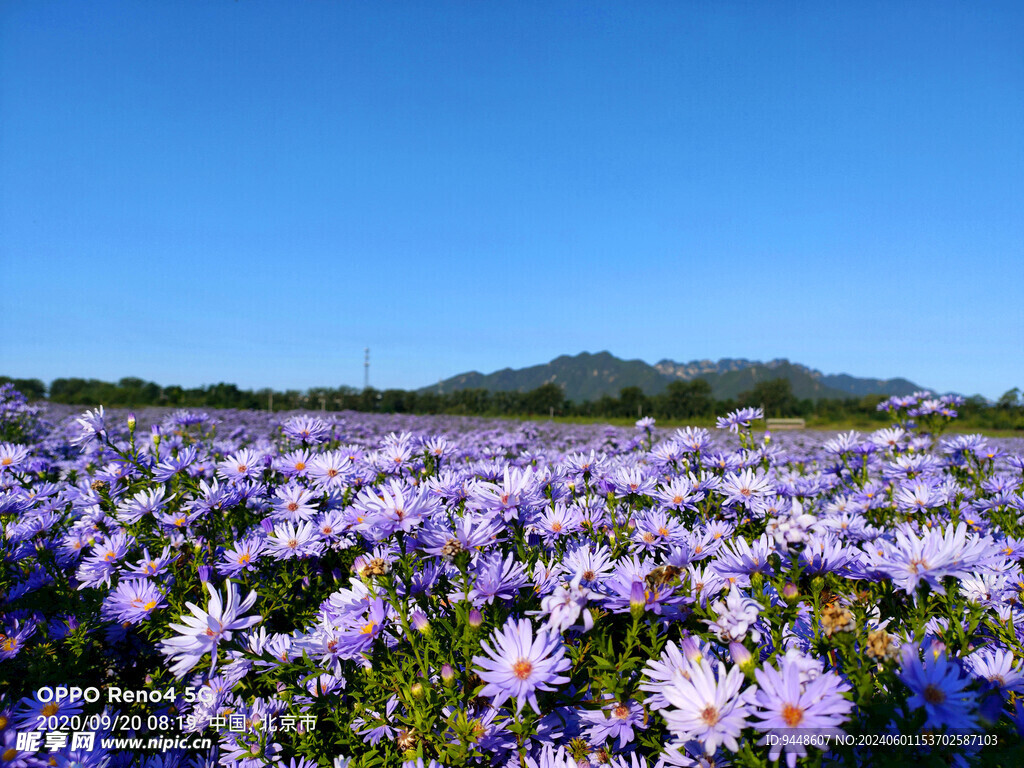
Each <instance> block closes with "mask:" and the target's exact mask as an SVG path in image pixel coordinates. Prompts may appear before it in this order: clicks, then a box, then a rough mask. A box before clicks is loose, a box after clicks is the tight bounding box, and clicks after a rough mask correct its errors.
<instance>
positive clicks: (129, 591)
mask: <svg viewBox="0 0 1024 768" xmlns="http://www.w3.org/2000/svg"><path fill="white" fill-rule="evenodd" d="M165 607H167V602H166V601H165V600H164V596H163V594H162V593H161V592H160V590H159V589H157V586H156V585H155V584H154V583H153V582H152V581H150V580H149V579H145V578H143V579H126V580H125V581H122V582H121V583H120V584H118V585H117V589H115V590H113V591H112V592H111V593H110V594H109V595H108V596H107V598H106V600H104V601H103V611H102V615H103V616H104V618H107V619H110V620H116V621H120V622H127V623H128V624H139V623H141V622H143V621H146V619H148V618H149V617H150V616H151V615H152V614H153V611H156V610H158V609H160V608H165Z"/></svg>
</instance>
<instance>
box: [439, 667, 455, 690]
mask: <svg viewBox="0 0 1024 768" xmlns="http://www.w3.org/2000/svg"><path fill="white" fill-rule="evenodd" d="M441 680H442V681H443V682H444V684H445V685H451V684H452V683H453V682H455V670H454V669H452V665H451V664H442V665H441Z"/></svg>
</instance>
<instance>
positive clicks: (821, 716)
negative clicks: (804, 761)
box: [754, 655, 853, 768]
mask: <svg viewBox="0 0 1024 768" xmlns="http://www.w3.org/2000/svg"><path fill="white" fill-rule="evenodd" d="M801 661H802V659H799V658H797V657H795V656H790V655H787V656H785V657H783V659H782V663H781V666H780V668H779V669H775V668H774V667H765V668H764V669H758V670H755V672H754V676H755V677H756V678H757V682H758V684H759V685H760V689H759V690H758V691H757V695H756V701H757V705H758V707H759V708H760V711H759V712H758V713H757V715H756V716H757V717H759V718H760V720H761V722H760V723H758V724H757V727H758V728H759V729H760V730H762V731H767V732H768V733H778V734H780V735H781V734H787V733H788V734H792V733H793V731H794V730H796V729H799V730H806V729H812V728H813V729H829V730H830V732H832V733H835V734H837V735H838V734H839V733H842V731H841V730H840V729H839V726H841V725H842V724H843V723H844V722H846V720H847V716H848V715H849V714H850V711H851V710H852V709H853V702H852V701H849V700H848V699H846V698H844V697H843V693H845V692H846V691H849V690H850V686H849V685H848V684H847V683H845V682H843V680H842V679H841V678H840V677H839V676H838V675H837V674H835V673H834V672H825V673H822V674H819V675H818V676H816V677H814V678H813V679H809V678H810V676H809V675H807V674H805V673H806V665H805V664H802V663H801ZM833 729H834V730H833ZM819 732H821V731H819ZM783 742H785V743H783ZM783 750H785V752H786V764H787V765H788V766H789V768H794V766H796V761H797V758H798V757H806V756H807V748H806V745H804V744H800V743H792V741H786V740H785V739H779V740H778V741H777V742H776V743H775V744H773V745H772V747H771V750H770V752H769V754H768V757H769V759H770V760H778V759H779V755H780V754H781V753H782V751H783Z"/></svg>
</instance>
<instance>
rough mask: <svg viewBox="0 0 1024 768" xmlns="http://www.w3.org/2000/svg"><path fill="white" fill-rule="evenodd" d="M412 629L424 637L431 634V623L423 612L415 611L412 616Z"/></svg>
mask: <svg viewBox="0 0 1024 768" xmlns="http://www.w3.org/2000/svg"><path fill="white" fill-rule="evenodd" d="M411 618H412V628H413V629H415V630H416V631H417V632H420V633H422V634H424V635H428V634H430V622H429V621H427V617H426V615H425V614H424V613H423V611H419V610H417V611H414V612H413V614H412V617H411Z"/></svg>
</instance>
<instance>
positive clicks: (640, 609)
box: [629, 581, 647, 618]
mask: <svg viewBox="0 0 1024 768" xmlns="http://www.w3.org/2000/svg"><path fill="white" fill-rule="evenodd" d="M646 608H647V595H646V594H645V592H644V585H643V584H641V583H640V582H639V581H634V582H633V587H632V589H631V590H630V592H629V612H630V613H631V614H633V616H635V617H637V618H639V617H641V616H643V615H644V610H645V609H646Z"/></svg>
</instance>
